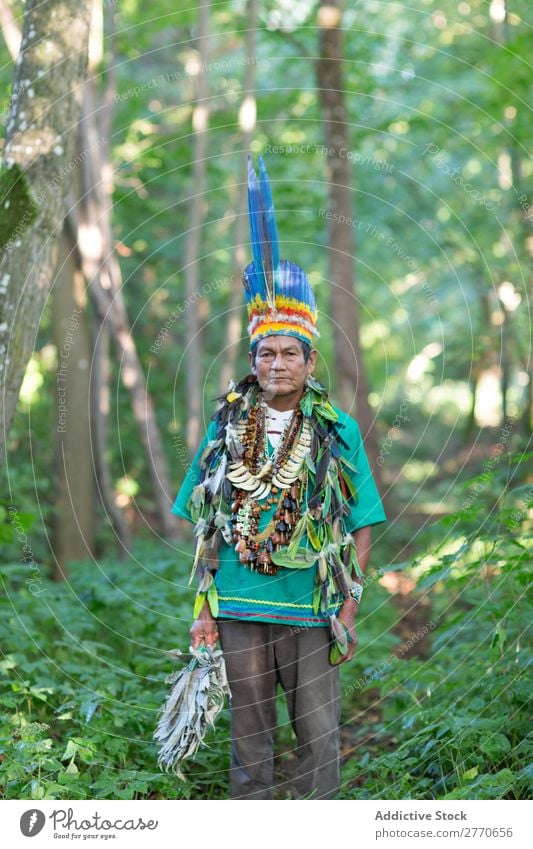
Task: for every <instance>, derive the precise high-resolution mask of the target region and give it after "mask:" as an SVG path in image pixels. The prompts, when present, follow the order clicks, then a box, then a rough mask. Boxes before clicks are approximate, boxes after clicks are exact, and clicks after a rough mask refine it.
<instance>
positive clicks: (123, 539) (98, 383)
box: [90, 315, 131, 560]
mask: <svg viewBox="0 0 533 849" xmlns="http://www.w3.org/2000/svg"><path fill="white" fill-rule="evenodd" d="M109 336H110V334H109V324H108V322H107V321H105V320H102V318H101V316H99V315H97V319H96V328H95V334H94V343H93V359H92V367H91V378H92V380H91V389H90V392H91V434H92V448H93V450H92V456H93V462H94V470H95V476H96V484H97V490H98V499H99V501H100V504H101V506H102V509H103V511H104V515H105V518H106V520H107V521H108V522H109V523H110V525H111V527H112V529H113V531H114V534H115V537H116V540H117V543H118V545H117V550H118V557H119V558H120V559H121V560H124V559H125V558H126V554H127V552H128V551H129V549H130V546H131V534H130V531H129V528H128V525H127V523H126V520H125V518H124V514H123V513H122V511H121V510H120V508H119V507H118V506H117V504H116V502H115V493H114V487H113V479H112V477H111V471H110V468H109V463H108V461H107V443H108V430H109V411H110V403H109V396H110V393H109V380H110V367H109V366H110V364H109Z"/></svg>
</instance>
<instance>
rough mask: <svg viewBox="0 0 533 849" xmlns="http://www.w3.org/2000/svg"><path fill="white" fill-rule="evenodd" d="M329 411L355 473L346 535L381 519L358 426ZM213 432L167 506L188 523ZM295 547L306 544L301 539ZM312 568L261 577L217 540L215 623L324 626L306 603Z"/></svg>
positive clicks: (266, 516)
mask: <svg viewBox="0 0 533 849" xmlns="http://www.w3.org/2000/svg"><path fill="white" fill-rule="evenodd" d="M333 409H334V410H335V412H336V413H337V415H338V417H339V425H342V426H341V427H339V434H340V436H341V437H342V438H343V440H344V441H345V442H346V444H347V445H348V446H349V447H348V448H344V447H342V446H341V453H342V454H343V456H344V457H346V458H347V459H348V460H349V461H350V463H352V465H353V466H355V468H356V471H355V472H352V473H351V478H352V481H353V483H354V486H355V488H356V490H357V494H358V498H357V500H354V499H353V498H351V499H350V501H349V506H350V513H349V515H347V516H346V517H345V523H346V530H347V532H348V533H350V532H352V531H356V530H358V529H359V528H364V527H366V526H367V525H378V524H380V523H381V522H385V521H386V518H387V517H386V515H385V512H384V510H383V506H382V504H381V499H380V497H379V493H378V491H377V488H376V485H375V483H374V478H373V477H372V472H371V470H370V466H369V463H368V459H367V456H366V453H365V449H364V446H363V440H362V438H361V431H360V429H359V425H358V424H357V422H356V421H355V419H352V418H351V417H350V416H349V415H347V413H344V412H342V411H341V410H339V409H338V407H334V408H333ZM216 429H217V424H216V422H215V421H211V422H210V424H209V427H208V429H207V433H206V435H205V437H204V439H203V440H202V443H201V445H200V447H199V448H198V451H197V452H196V456H195V458H194V460H193V462H192V464H191V467H190V469H189V470H188V472H187V475H186V477H185V480H184V482H183V484H182V486H181V489H180V491H179V492H178V495H177V498H176V501H175V502H174V505H173V507H172V513H175V514H176V515H177V516H180V517H182V518H184V519H188V520H189V521H192V519H191V515H190V513H189V511H188V509H187V502H188V501H189V498H190V496H191V493H192V490H193V488H194V487H195V486H196V484H198V483H199V480H200V474H201V469H200V465H199V461H200V457H201V455H202V452H203V450H204V448H205V446H206V444H207V442H208V440H210V439H215V438H216ZM270 447H271V448H272V446H270ZM275 509H276V505H275V504H273V505H272V507H271V509H270V510H269V511H261V516H260V519H259V527H258V531H262V530H263V529H264V528H265V527H266V525H267V524H268V522H269V521H270V519H271V518H272V516H273V514H274V511H275ZM300 545H301V546H306V545H308V543H307V538H306V536H305V535H304V536H303V537H302V540H301V543H300ZM317 568H318V567H317V563H314V564H313V565H312V566H310V567H309V568H307V569H287V568H285V567H283V566H282V567H281V568H280V569H279V571H278V572H277V573H276V575H262V574H260V573H258V572H254V571H253V570H251V569H249V568H248V567H247V566H245V565H244V564H243V563H241V562H240V560H239V555H238V554H237V552H236V551H235V550H234V548H233V546H230V545H228V544H227V543H225V542H224V541H223V540H222V541H221V544H220V551H219V569H218V571H217V572H216V574H215V586H216V588H217V592H218V602H219V614H218V618H220V619H240V620H247V621H255V622H274V623H278V624H282V625H296V626H303V627H313V626H324V625H328V617H327V615H326V614H325V613H323V612H320V613H318V614H315V613H314V612H313V604H312V599H313V589H314V586H315V574H316V570H317ZM340 603H341V599H337V600H336V601H334V602H332V606H331V608H330V611H329V612H330V613H334V612H335V611H336V610H337V609H338V607H339V606H340Z"/></svg>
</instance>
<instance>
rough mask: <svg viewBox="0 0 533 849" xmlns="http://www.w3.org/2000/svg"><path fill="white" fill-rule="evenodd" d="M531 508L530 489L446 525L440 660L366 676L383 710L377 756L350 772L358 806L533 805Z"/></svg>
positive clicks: (414, 660)
mask: <svg viewBox="0 0 533 849" xmlns="http://www.w3.org/2000/svg"><path fill="white" fill-rule="evenodd" d="M513 468H514V469H515V471H516V470H517V469H518V466H517V465H516V464H515V465H514V467H513ZM471 483H474V481H471ZM529 492H530V495H529V499H530V502H531V501H533V499H532V498H531V487H529ZM527 507H528V504H527V501H524V488H523V487H522V486H514V487H513V488H509V490H508V491H507V492H506V500H505V501H504V500H503V499H501V501H500V506H499V508H498V509H496V510H494V509H491V508H490V506H489V505H488V503H487V498H483V499H480V500H479V502H478V503H477V504H475V505H472V509H471V514H472V515H469V516H464V515H462V514H458V515H456V516H450V517H446V519H445V520H441V521H439V522H438V523H436V526H435V528H434V530H435V531H436V532H437V533H439V535H440V539H443V538H444V539H445V540H446V545H445V546H442V545H441V546H440V548H441V550H440V551H438V550H437V553H436V554H435V553H434V552H435V549H433V551H431V550H430V565H427V566H423V567H422V572H423V574H424V576H425V577H424V579H423V580H421V581H420V583H419V587H420V588H424V587H425V588H426V589H425V592H426V600H430V601H431V606H432V612H431V615H430V618H431V622H432V624H433V628H431V629H430V631H428V635H429V634H430V635H431V642H432V645H431V652H430V653H428V654H427V655H425V656H424V657H422V658H420V657H411V658H410V659H401V660H398V659H394V658H392V659H390V660H389V662H388V663H386V664H384V665H383V664H382V665H381V666H379V664H378V665H377V666H376V667H375V668H376V669H377V671H378V674H376V675H372V674H371V673H370V674H368V672H367V675H366V677H365V678H363V687H362V690H363V692H366V693H367V694H368V695H370V694H372V695H373V696H375V697H376V703H378V704H379V706H380V709H381V718H380V722H379V723H378V724H377V726H376V727H375V728H374V731H375V734H376V738H375V741H374V742H375V746H376V748H377V752H376V754H375V756H372V754H373V753H372V752H371V751H370V750H368V749H367V751H366V752H363V753H362V756H361V757H359V758H358V759H357V760H355V759H353V760H350V761H349V762H348V763H347V766H346V769H345V772H344V781H345V782H346V783H347V784H348V786H350V785H351V786H352V788H355V787H356V786H357V789H352V790H348V791H347V798H352V797H358V798H360V797H361V796H362V797H364V798H387V799H426V798H427V799H431V798H435V799H462V798H465V799H492V798H502V797H505V798H516V799H520V798H531V795H532V789H533V785H532V781H531V779H532V767H531V763H532V760H533V739H532V738H531V733H530V728H529V720H528V702H529V701H530V699H531V692H532V687H531V685H532V674H531V673H532V663H533V654H532V652H531V642H530V641H529V642H528V636H527V635H528V633H529V632H530V628H531V605H530V604H528V602H527V597H526V592H527V590H528V587H529V584H530V569H529V567H530V564H531V548H532V546H531V523H530V522H529V523H528V520H527V515H528V514H527ZM520 508H521V510H520ZM517 515H519V516H520V520H519V521H516V516H517ZM510 516H514V517H515V526H514V535H513V536H510V535H509V533H508V531H507V528H506V523H507V522H508V521H509V517H510ZM450 527H453V531H452V532H450ZM442 548H446V549H453V553H449V551H446V552H445V551H442ZM420 561H422V562H423V561H424V558H419V562H418V565H417V564H415V566H414V571H415V573H417V572H418V574H419V576H420V574H421V571H420V570H421V566H420ZM425 639H429V636H427V637H425ZM376 682H377V684H378V687H379V692H378V693H376ZM361 784H362V785H363V790H362V791H361V790H360V785H361Z"/></svg>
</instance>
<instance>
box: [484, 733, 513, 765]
mask: <svg viewBox="0 0 533 849" xmlns="http://www.w3.org/2000/svg"><path fill="white" fill-rule="evenodd" d="M479 748H480V749H481V751H482V752H484V753H485V754H486V755H488V757H489V758H490V760H492V761H499V760H501V759H502V758H503V757H504V755H506V754H508V753H509V752H510V751H511V743H510V742H509V740H508V739H507V737H506V736H505V734H491V736H490V737H485V738H484V739H483V740H482V741H481V743H480V744H479Z"/></svg>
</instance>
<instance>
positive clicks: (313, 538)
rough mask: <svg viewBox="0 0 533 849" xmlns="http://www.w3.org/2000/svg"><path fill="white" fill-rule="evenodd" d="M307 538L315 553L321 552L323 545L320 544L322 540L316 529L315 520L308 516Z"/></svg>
mask: <svg viewBox="0 0 533 849" xmlns="http://www.w3.org/2000/svg"><path fill="white" fill-rule="evenodd" d="M307 538H308V540H309V542H310V543H311V545H312V546H313V548H314V549H315V551H320V549H321V548H322V543H321V542H320V538H319V536H318V534H317V532H316V530H315V528H314V523H313V520H312V519H311V516H309V515H307Z"/></svg>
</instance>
